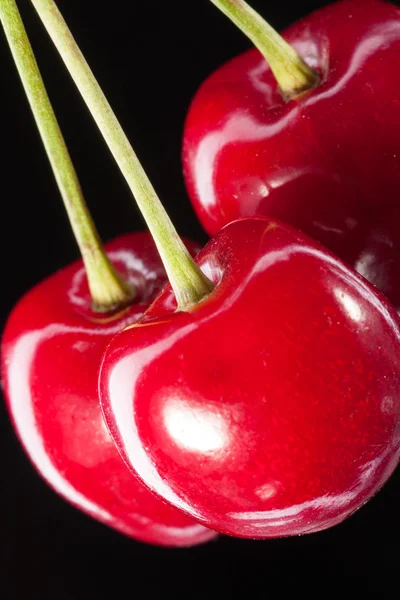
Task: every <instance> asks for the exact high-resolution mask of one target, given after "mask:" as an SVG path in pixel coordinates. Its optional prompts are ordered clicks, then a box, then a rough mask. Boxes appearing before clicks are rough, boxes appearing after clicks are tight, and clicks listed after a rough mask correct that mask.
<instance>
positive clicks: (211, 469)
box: [100, 217, 400, 538]
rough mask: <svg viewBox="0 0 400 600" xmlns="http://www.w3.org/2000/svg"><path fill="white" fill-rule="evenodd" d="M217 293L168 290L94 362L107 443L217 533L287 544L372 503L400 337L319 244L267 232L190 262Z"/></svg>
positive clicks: (393, 406)
mask: <svg viewBox="0 0 400 600" xmlns="http://www.w3.org/2000/svg"><path fill="white" fill-rule="evenodd" d="M196 262H197V264H198V265H199V266H200V267H201V268H202V270H203V271H204V272H205V273H206V274H208V275H209V277H210V278H211V280H212V281H213V283H214V285H215V289H214V291H212V292H211V293H210V294H209V295H208V296H206V297H205V298H204V299H203V300H201V301H200V302H198V303H197V304H196V305H194V306H192V307H191V308H188V309H187V310H186V311H178V312H177V311H176V310H175V309H176V303H175V301H174V295H173V293H172V291H171V289H170V288H166V289H165V290H164V291H163V292H162V293H161V295H160V296H159V297H158V298H157V299H156V300H155V302H154V303H153V304H152V306H151V307H150V308H149V309H148V310H147V311H146V313H145V314H144V316H143V317H142V318H141V319H140V320H139V322H138V323H137V324H136V325H135V324H134V325H131V326H129V327H127V328H126V329H125V330H124V331H123V332H121V333H119V334H117V335H116V336H115V337H114V338H113V340H112V342H111V343H110V345H109V346H108V348H107V351H106V353H105V356H104V359H103V363H102V368H101V372H100V395H101V401H102V405H103V409H104V414H105V418H106V421H107V424H108V426H109V429H110V431H111V434H112V436H113V438H114V440H115V442H116V444H117V446H118V448H119V450H120V452H121V454H122V455H123V456H124V458H125V460H126V461H127V462H129V464H130V465H131V467H132V469H133V470H134V471H135V472H136V473H137V474H138V475H139V476H140V477H141V478H142V480H143V481H144V483H145V484H146V485H147V486H149V488H150V489H152V490H153V491H155V492H156V493H157V494H159V495H160V496H162V497H163V498H165V499H166V500H167V501H168V502H170V503H171V504H173V505H174V506H176V507H177V508H179V509H181V510H184V511H186V512H187V514H188V515H190V516H192V517H194V518H195V519H197V520H199V521H200V522H203V523H204V524H205V525H207V526H208V527H212V528H213V529H216V530H218V531H220V532H223V533H226V534H230V535H235V536H239V537H248V538H267V537H280V536H289V535H298V534H303V533H310V532H315V531H319V530H322V529H326V528H328V527H331V526H332V525H335V524H337V523H339V522H341V521H343V519H345V518H346V517H348V516H349V515H350V514H352V513H353V512H354V511H355V510H357V509H358V508H359V507H360V506H362V504H364V503H365V502H366V501H367V500H368V499H369V498H371V497H372V496H373V495H374V494H375V493H376V492H377V490H378V489H379V488H380V487H381V486H382V485H383V483H384V482H385V481H386V480H387V479H388V477H389V476H390V474H391V473H392V471H393V470H394V469H395V467H396V465H397V463H398V460H399V456H400V393H399V382H400V365H399V356H400V324H399V320H398V317H397V315H396V313H395V311H394V310H393V308H392V307H391V305H390V304H389V303H388V302H387V300H386V299H385V297H384V296H383V295H382V294H380V293H379V292H377V291H376V290H375V289H374V288H373V287H372V286H371V285H370V284H368V283H367V282H366V281H365V280H364V279H363V278H362V277H360V276H359V275H358V274H356V273H355V272H354V271H352V270H350V269H349V268H348V267H346V266H345V264H344V263H342V262H341V261H340V260H339V259H337V258H336V257H335V256H334V255H332V254H330V253H329V252H328V251H327V250H325V249H324V248H323V247H322V246H320V245H319V244H317V243H315V242H313V241H312V240H311V239H308V238H307V237H306V236H304V235H303V234H301V233H300V232H297V231H296V230H294V229H292V228H291V227H289V226H287V225H284V224H281V223H279V222H275V221H273V220H271V219H266V218H262V217H259V218H247V219H243V220H239V221H236V222H233V223H231V224H229V225H227V226H226V227H225V228H224V229H223V230H222V231H221V232H220V233H219V234H218V235H217V236H216V237H215V238H214V239H213V240H212V241H211V242H209V244H208V245H207V246H206V247H205V248H204V250H203V251H202V252H201V253H200V254H199V255H198V257H197V258H196Z"/></svg>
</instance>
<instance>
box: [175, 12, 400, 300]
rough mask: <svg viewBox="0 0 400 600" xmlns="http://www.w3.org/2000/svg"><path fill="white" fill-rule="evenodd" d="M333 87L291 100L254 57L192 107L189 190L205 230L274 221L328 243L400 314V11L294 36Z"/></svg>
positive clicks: (333, 18)
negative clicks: (246, 219) (265, 218)
mask: <svg viewBox="0 0 400 600" xmlns="http://www.w3.org/2000/svg"><path fill="white" fill-rule="evenodd" d="M283 35H284V37H285V38H286V39H287V40H288V42H290V43H291V44H292V45H293V46H294V47H295V48H296V49H297V50H298V52H299V53H300V54H301V55H302V56H303V57H304V58H305V60H306V61H307V62H308V63H309V64H310V65H312V66H314V67H316V68H317V69H318V70H319V72H320V73H321V77H322V80H321V83H320V84H319V85H318V86H317V87H316V88H315V89H313V90H311V91H309V92H307V93H305V94H304V95H302V96H299V97H298V98H296V99H294V100H291V101H289V102H287V103H286V102H285V101H284V100H283V99H282V97H281V95H280V93H279V90H278V87H277V83H276V81H275V79H274V77H273V75H272V72H271V70H270V69H269V67H268V65H267V63H266V61H265V60H264V58H263V57H262V56H261V55H260V54H259V52H258V51H257V50H250V51H249V52H246V53H245V54H243V55H241V56H239V57H237V58H235V59H233V60H232V61H230V62H228V63H227V64H225V65H223V66H222V67H221V68H220V69H218V70H217V71H216V72H215V73H214V74H213V75H211V77H209V78H208V79H207V80H206V81H205V83H204V84H203V85H202V87H201V88H200V90H199V91H198V93H197V95H196V97H195V99H194V101H193V103H192V106H191V108H190V111H189V114H188V117H187V122H186V128H185V134H184V144H183V162H184V171H185V176H186V182H187V186H188V190H189V194H190V196H191V198H192V200H193V204H194V207H195V209H196V211H197V214H198V216H199V217H200V220H201V221H202V223H203V225H204V227H205V229H206V230H207V231H208V232H209V233H210V234H215V233H216V232H218V231H219V230H220V228H221V227H222V226H223V225H225V224H226V223H228V222H230V221H231V220H233V219H236V218H238V217H240V216H248V215H269V216H272V217H274V218H278V219H282V220H283V221H285V222H287V223H289V224H291V225H294V226H295V227H297V228H299V229H301V230H302V231H304V232H305V233H307V234H308V235H310V236H311V237H313V238H314V239H316V240H318V241H320V242H321V243H323V244H324V245H326V246H327V247H328V248H329V249H331V250H332V251H334V252H335V253H337V254H338V255H339V256H340V257H341V258H342V259H343V260H345V261H346V262H347V263H349V264H350V265H351V266H353V267H354V268H355V269H356V270H357V271H358V272H359V273H361V274H362V275H364V277H366V278H367V279H368V280H369V281H370V282H372V283H374V284H375V285H376V286H377V287H378V288H379V289H380V290H381V291H383V292H384V293H385V294H386V295H387V296H388V297H389V299H390V300H391V301H392V302H393V304H394V305H395V306H396V308H397V309H400V286H399V285H398V283H397V282H398V276H399V273H400V202H399V193H400V143H399V140H400V85H399V83H398V70H399V64H400V9H399V8H397V7H395V6H393V5H392V4H389V3H384V2H378V1H376V0H345V1H344V2H339V3H335V4H332V5H331V6H328V7H326V8H323V9H321V10H319V11H317V12H315V13H313V14H312V15H310V16H308V17H306V18H305V19H303V20H301V21H299V22H298V23H296V24H295V25H293V26H292V27H291V28H289V29H287V30H286V31H285V32H284V34H283Z"/></svg>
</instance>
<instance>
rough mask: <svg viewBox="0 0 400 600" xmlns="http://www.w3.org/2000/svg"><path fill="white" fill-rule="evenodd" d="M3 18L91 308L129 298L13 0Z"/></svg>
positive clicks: (2, 7) (6, 1) (2, 9)
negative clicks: (69, 228)
mask: <svg viewBox="0 0 400 600" xmlns="http://www.w3.org/2000/svg"><path fill="white" fill-rule="evenodd" d="M0 20H1V23H2V25H3V28H4V31H5V34H6V37H7V41H8V43H9V46H10V49H11V53H12V55H13V58H14V61H15V64H16V67H17V69H18V72H19V75H20V77H21V80H22V84H23V87H24V89H25V92H26V95H27V97H28V100H29V104H30V106H31V109H32V112H33V115H34V118H35V121H36V124H37V126H38V129H39V132H40V135H41V138H42V141H43V144H44V147H45V149H46V152H47V156H48V158H49V161H50V164H51V167H52V169H53V173H54V176H55V179H56V181H57V185H58V187H59V190H60V192H61V196H62V198H63V201H64V204H65V208H66V210H67V213H68V217H69V220H70V223H71V226H72V229H73V232H74V234H75V238H76V240H77V243H78V246H79V248H80V251H81V253H82V258H83V262H84V265H85V269H86V273H87V278H88V283H89V289H90V293H91V296H92V302H93V308H94V310H96V311H97V312H106V311H107V312H108V311H110V310H113V309H115V308H117V307H120V306H121V305H125V304H127V303H128V302H129V301H131V300H132V298H133V296H134V292H133V289H132V288H131V287H130V286H128V285H127V284H126V283H125V282H124V281H123V280H122V278H121V277H120V276H119V274H118V273H117V272H116V270H115V269H114V267H113V266H112V264H111V263H110V261H109V259H108V258H107V255H106V254H105V252H104V249H103V246H102V243H101V240H100V238H99V235H98V233H97V231H96V227H95V225H94V223H93V220H92V218H91V215H90V213H89V210H88V208H87V206H86V203H85V200H84V198H83V194H82V190H81V187H80V184H79V181H78V177H77V174H76V172H75V169H74V166H73V164H72V161H71V158H70V155H69V153H68V149H67V146H66V144H65V141H64V138H63V135H62V133H61V130H60V127H59V125H58V122H57V119H56V116H55V114H54V111H53V108H52V106H51V103H50V100H49V97H48V95H47V92H46V88H45V86H44V83H43V80H42V77H41V74H40V71H39V67H38V65H37V62H36V59H35V56H34V53H33V50H32V46H31V44H30V42H29V39H28V36H27V33H26V30H25V27H24V24H23V22H22V19H21V15H20V13H19V10H18V7H17V5H16V3H15V0H0Z"/></svg>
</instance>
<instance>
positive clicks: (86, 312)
mask: <svg viewBox="0 0 400 600" xmlns="http://www.w3.org/2000/svg"><path fill="white" fill-rule="evenodd" d="M192 248H193V246H192ZM106 250H107V254H108V256H109V257H110V259H111V260H112V262H113V264H114V265H115V266H116V267H117V268H118V269H119V271H120V272H121V273H122V274H123V276H124V277H125V279H126V281H129V282H131V283H132V284H134V285H135V287H136V290H137V296H136V300H135V302H134V303H132V304H131V305H130V306H128V307H127V308H125V309H122V310H121V311H120V312H117V313H114V314H113V313H111V314H102V315H99V314H98V313H94V312H93V311H92V310H91V307H90V294H89V290H88V286H87V282H86V277H85V270H84V267H83V264H82V262H81V261H78V262H76V263H74V264H72V265H69V266H68V267H66V268H64V269H62V270H61V271H59V272H58V273H56V274H54V275H52V276H51V277H49V278H47V279H46V280H45V281H43V282H42V283H40V284H39V285H37V286H36V287H35V288H34V289H33V290H31V291H30V292H28V294H26V296H24V298H23V299H22V300H21V301H20V302H19V304H18V305H17V306H16V308H15V309H14V310H13V312H12V314H11V315H10V317H9V320H8V323H7V327H6V330H5V332H4V336H3V341H2V360H3V377H4V392H5V396H6V398H7V399H8V408H9V411H10V413H11V415H12V419H13V422H14V426H15V429H16V431H17V433H18V436H19V438H20V440H21V442H22V444H23V445H24V447H25V450H26V452H27V454H28V455H29V457H30V459H31V460H32V462H33V464H34V465H35V467H36V468H37V470H38V471H39V473H40V474H41V475H42V476H43V477H44V478H45V479H46V480H47V482H48V483H49V484H50V485H51V486H52V487H53V488H54V489H55V490H56V491H57V492H58V493H59V494H60V495H61V496H63V497H64V498H66V499H67V500H69V501H70V502H71V503H72V504H74V505H75V506H76V507H78V508H80V509H81V510H83V511H84V512H86V513H88V514H89V515H91V516H92V517H95V518H96V519H98V520H99V521H102V522H103V523H106V524H107V525H109V526H111V527H113V528H114V529H117V530H118V531H120V532H122V533H124V534H126V535H128V536H131V537H133V538H135V539H137V540H141V541H144V542H149V543H153V544H159V545H167V546H189V545H193V544H197V543H200V542H204V541H207V540H210V539H212V538H213V537H214V536H215V533H214V532H212V531H208V530H207V529H205V528H204V527H203V526H201V525H198V524H197V523H194V522H193V521H191V520H190V519H188V518H187V517H186V516H184V515H182V514H180V513H179V512H178V511H176V510H175V509H173V508H171V507H169V506H167V505H166V504H165V503H164V502H162V501H161V500H159V499H158V498H157V497H156V496H155V495H153V494H152V493H151V492H149V491H148V490H147V489H146V488H145V487H144V485H143V484H142V483H141V482H140V481H139V480H138V479H137V478H135V477H133V476H132V474H131V473H130V471H129V470H128V468H127V467H126V465H125V464H124V462H123V460H122V459H121V457H120V455H119V453H118V451H117V449H116V447H115V445H114V443H113V441H112V439H111V437H110V435H109V433H108V431H107V428H106V427H105V424H104V420H103V416H102V413H101V408H100V404H99V398H98V394H97V378H98V371H99V367H100V362H101V358H102V355H103V352H104V350H105V348H106V346H107V344H108V343H109V341H110V340H111V339H112V337H113V335H114V334H115V333H117V332H118V331H120V330H121V329H122V328H123V327H125V326H126V325H128V324H130V323H132V322H134V321H135V320H136V319H137V318H138V317H139V316H140V315H141V314H142V312H143V311H144V310H145V309H146V308H147V306H148V304H149V302H150V301H151V300H152V299H153V298H154V296H155V294H156V293H157V292H158V291H159V290H160V289H161V286H162V285H163V284H164V283H165V281H166V276H165V271H164V269H163V267H162V264H161V261H160V259H159V257H158V254H157V251H156V248H155V246H154V243H153V241H152V240H151V237H150V235H149V234H148V233H135V234H132V235H126V236H122V237H119V238H117V239H115V240H113V241H112V242H110V243H109V244H107V245H106Z"/></svg>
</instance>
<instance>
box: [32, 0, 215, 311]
mask: <svg viewBox="0 0 400 600" xmlns="http://www.w3.org/2000/svg"><path fill="white" fill-rule="evenodd" d="M32 3H33V5H34V6H35V8H36V10H37V12H38V14H39V16H40V18H41V20H42V21H43V24H44V26H45V27H46V29H47V31H48V33H49V35H50V37H51V39H52V40H53V42H54V44H55V46H56V48H57V49H58V51H59V53H60V55H61V58H62V59H63V61H64V63H65V65H66V67H67V69H68V70H69V72H70V74H71V76H72V79H73V80H74V82H75V84H76V86H77V87H78V89H79V91H80V93H81V95H82V97H83V99H84V101H85V102H86V104H87V106H88V108H89V110H90V112H91V114H92V116H93V118H94V120H95V122H96V123H97V126H98V127H99V129H100V131H101V133H102V135H103V137H104V139H105V141H106V142H107V144H108V147H109V148H110V150H111V152H112V154H113V156H114V158H115V160H116V162H117V164H118V166H119V168H120V169H121V171H122V173H123V175H124V177H125V179H126V181H127V183H128V185H129V187H130V189H131V191H132V193H133V195H134V197H135V199H136V202H137V204H138V206H139V209H140V211H141V213H142V215H143V217H144V219H145V221H146V223H147V226H148V227H149V229H150V232H151V234H152V236H153V238H154V241H155V243H156V245H157V249H158V251H159V253H160V256H161V259H162V261H163V263H164V267H165V270H166V271H167V275H168V278H169V281H170V283H171V286H172V288H173V291H174V293H175V297H176V300H177V304H178V308H179V309H180V310H185V309H186V308H188V307H189V306H191V305H193V304H195V303H197V302H199V300H201V299H202V298H203V297H204V296H206V295H207V294H209V293H210V291H211V290H212V289H213V286H212V283H211V282H210V281H209V280H208V279H207V277H206V276H205V275H204V274H203V273H202V272H201V270H200V268H199V267H198V266H197V265H196V263H195V262H194V260H193V259H192V257H191V256H190V254H189V252H188V250H187V249H186V247H185V245H184V244H183V242H182V240H181V239H180V237H179V236H178V234H177V232H176V230H175V228H174V226H173V225H172V223H171V221H170V219H169V217H168V215H167V213H166V212H165V209H164V207H163V206H162V204H161V202H160V200H159V198H158V196H157V194H156V192H155V190H154V188H153V186H152V184H151V182H150V180H149V179H148V177H147V175H146V173H145V171H144V170H143V167H142V166H141V164H140V162H139V160H138V158H137V156H136V154H135V152H134V151H133V148H132V146H131V144H130V143H129V140H128V138H127V137H126V135H125V133H124V131H123V130H122V127H121V125H120V124H119V122H118V120H117V118H116V116H115V114H114V113H113V111H112V109H111V106H110V105H109V103H108V101H107V99H106V97H105V95H104V94H103V92H102V90H101V88H100V86H99V84H98V83H97V80H96V78H95V77H94V75H93V73H92V71H91V69H90V67H89V65H88V64H87V62H86V60H85V58H84V56H83V54H82V52H81V51H80V49H79V47H78V46H77V44H76V42H75V40H74V38H73V37H72V34H71V32H70V31H69V29H68V26H67V24H66V22H65V21H64V19H63V17H62V15H61V13H60V11H59V10H58V8H57V6H56V4H55V2H54V1H53V0H32Z"/></svg>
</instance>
